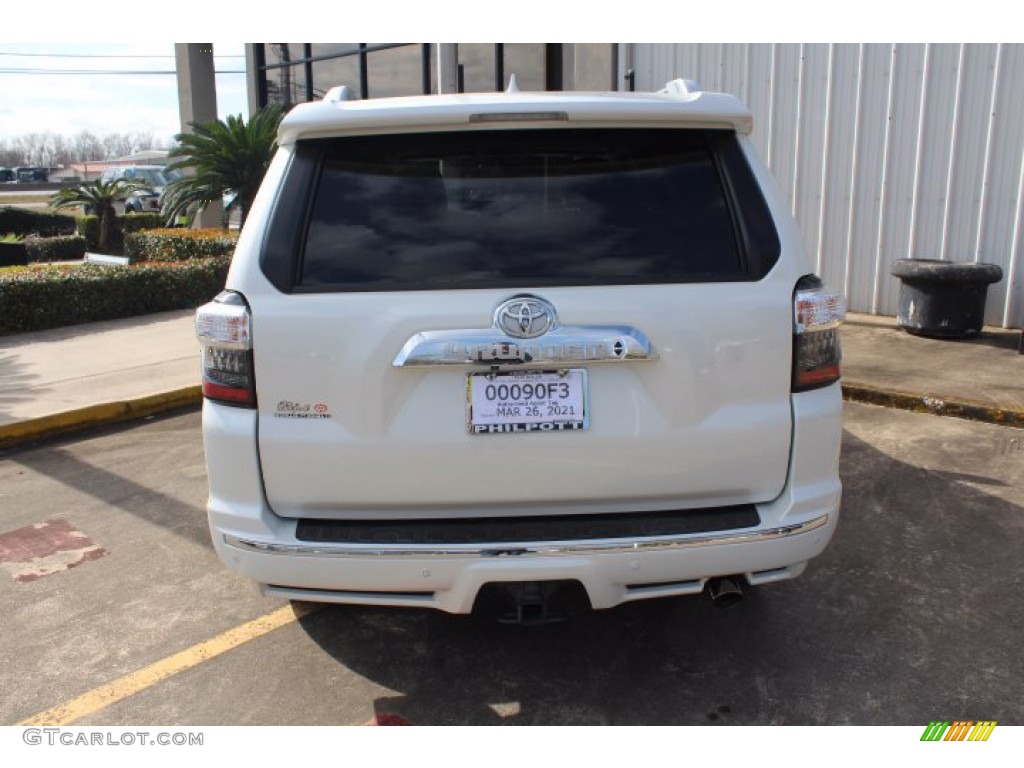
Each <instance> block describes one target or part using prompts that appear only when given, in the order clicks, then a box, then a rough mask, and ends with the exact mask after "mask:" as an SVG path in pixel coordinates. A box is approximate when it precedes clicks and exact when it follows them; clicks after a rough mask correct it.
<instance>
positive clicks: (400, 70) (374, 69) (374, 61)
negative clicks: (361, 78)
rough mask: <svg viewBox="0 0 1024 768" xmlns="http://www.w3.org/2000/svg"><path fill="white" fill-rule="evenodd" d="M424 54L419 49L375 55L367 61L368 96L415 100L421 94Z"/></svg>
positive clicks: (410, 48)
mask: <svg viewBox="0 0 1024 768" xmlns="http://www.w3.org/2000/svg"><path fill="white" fill-rule="evenodd" d="M422 64H423V52H422V48H421V46H419V45H408V46H403V47H402V48H387V49H385V50H382V51H374V52H373V53H371V54H369V56H368V57H367V63H366V71H367V72H368V73H369V78H370V89H369V90H370V95H371V96H372V97H373V98H375V99H379V98H384V97H387V96H415V95H418V94H422V93H423V67H422Z"/></svg>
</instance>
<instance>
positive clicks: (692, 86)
mask: <svg viewBox="0 0 1024 768" xmlns="http://www.w3.org/2000/svg"><path fill="white" fill-rule="evenodd" d="M701 90H702V89H701V87H700V84H699V83H698V82H697V81H696V80H683V79H682V78H681V77H679V78H676V79H675V80H670V81H669V82H667V83H665V87H664V88H662V89H661V90H660V91H658V93H665V94H668V95H669V96H692V95H693V94H695V93H700V92H701Z"/></svg>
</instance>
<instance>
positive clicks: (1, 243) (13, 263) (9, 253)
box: [0, 240, 28, 267]
mask: <svg viewBox="0 0 1024 768" xmlns="http://www.w3.org/2000/svg"><path fill="white" fill-rule="evenodd" d="M26 264H28V250H27V249H26V248H25V244H24V243H16V242H11V241H8V240H0V267H23V266H25V265H26Z"/></svg>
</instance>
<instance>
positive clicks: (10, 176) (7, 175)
mask: <svg viewBox="0 0 1024 768" xmlns="http://www.w3.org/2000/svg"><path fill="white" fill-rule="evenodd" d="M15 180H16V177H15V175H14V171H13V170H11V169H10V168H0V184H13V183H14V181H15Z"/></svg>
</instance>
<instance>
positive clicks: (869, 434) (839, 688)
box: [0, 404, 1024, 765]
mask: <svg viewBox="0 0 1024 768" xmlns="http://www.w3.org/2000/svg"><path fill="white" fill-rule="evenodd" d="M199 421H200V416H199V414H198V413H194V412H193V413H187V414H184V415H180V416H175V417H170V418H161V419H156V420H154V421H153V422H151V423H147V424H141V425H133V426H132V427H130V428H120V429H117V430H116V431H114V432H112V433H109V434H99V435H89V436H85V437H83V438H81V439H77V440H74V441H58V442H52V443H48V444H46V445H42V446H39V447H36V448H31V449H27V450H23V451H18V452H17V453H13V454H10V455H8V456H7V457H5V458H3V459H0V488H2V489H3V494H4V502H3V509H4V514H3V520H2V522H3V525H2V526H0V535H4V534H6V535H7V536H9V537H10V536H13V535H15V534H16V533H17V532H19V531H21V532H26V531H29V530H36V526H37V525H39V524H40V523H41V522H42V521H50V523H51V526H54V527H55V526H56V523H57V522H59V521H64V522H65V523H66V525H67V526H68V527H70V528H71V529H73V530H75V531H77V532H79V533H80V534H81V535H83V536H87V537H88V541H89V542H91V544H92V545H93V546H95V547H101V548H102V549H103V550H104V551H105V552H106V554H105V555H104V556H102V557H97V558H95V559H92V560H88V561H83V562H82V563H81V564H80V565H78V566H76V567H72V568H69V569H67V570H62V571H58V572H54V573H51V574H49V575H44V576H40V577H39V578H35V579H31V580H27V579H20V580H19V579H18V578H17V577H16V576H15V573H12V571H16V569H15V565H16V564H13V563H5V562H3V558H2V557H0V603H2V604H3V606H4V616H5V620H4V621H3V622H0V690H2V691H3V692H4V695H3V696H0V723H4V724H13V723H16V722H20V721H22V720H25V719H28V718H31V717H33V716H34V715H36V714H37V713H40V712H44V711H51V710H52V708H57V707H61V706H62V705H63V704H64V703H65V702H72V701H75V700H79V701H80V700H81V698H82V697H85V696H90V694H91V696H90V698H91V699H92V701H93V704H92V706H91V707H88V708H85V709H82V708H79V709H75V710H74V711H73V712H72V713H71V714H72V717H74V715H76V714H78V713H82V712H84V714H82V716H80V717H74V719H73V722H74V724H75V725H78V726H84V727H90V726H92V727H98V726H107V725H137V726H142V725H145V726H151V725H152V726H157V725H159V726H170V725H176V726H191V725H197V726H198V725H218V724H236V725H277V724H280V725H300V724H301V725H337V724H355V723H363V722H366V721H367V720H368V719H370V718H371V717H372V716H373V715H374V714H375V713H384V712H387V713H393V714H396V715H399V716H401V717H403V718H405V719H406V720H408V721H410V722H412V723H414V724H420V725H457V724H467V725H468V724H474V725H476V724H527V725H569V724H575V725H582V724H595V725H597V724H647V725H655V724H660V725H699V724H706V725H769V724H772V725H811V724H830V725H838V724H859V725H869V724H875V725H885V726H892V725H905V726H911V725H913V726H916V727H917V728H918V731H917V732H916V733H914V734H911V735H910V736H909V738H910V739H912V740H913V742H914V743H915V744H916V743H917V739H918V737H919V735H920V732H921V730H923V728H924V726H925V725H926V724H927V723H928V722H929V721H931V720H937V719H947V720H956V719H965V720H980V719H986V720H997V721H998V722H999V727H998V729H997V730H996V733H995V735H994V737H993V739H999V738H1000V736H999V734H1000V730H999V729H1002V728H1005V727H1006V726H1009V725H1021V724H1024V697H1022V696H1021V695H1020V692H1021V682H1020V681H1021V680H1022V679H1024V654H1022V653H1021V652H1020V639H1021V629H1020V626H1021V622H1020V619H1019V617H1020V615H1021V613H1022V611H1024V591H1022V590H1021V589H1020V584H1021V581H1022V570H1024V564H1022V561H1021V558H1020V551H1021V547H1022V546H1024V516H1022V515H1021V510H1022V508H1024V461H1022V458H1024V452H1022V451H1021V449H1020V445H1018V444H1016V443H1015V442H1014V441H1013V439H1012V437H1011V436H1012V435H1015V434H1017V431H1016V430H1009V429H1005V428H1002V427H996V426H992V425H988V424H979V423H977V422H972V421H966V420H962V419H938V418H931V417H928V416H923V415H918V414H914V413H908V412H905V411H898V410H893V409H890V408H877V407H872V406H866V405H860V404H850V405H848V407H847V408H846V413H845V430H844V435H843V452H842V459H841V463H840V473H841V476H842V480H843V486H844V499H843V509H842V512H841V514H840V523H839V529H838V531H837V532H836V535H835V538H834V539H833V541H832V543H831V544H830V545H829V547H828V548H827V549H826V550H825V552H824V553H823V554H822V555H821V556H820V557H818V558H816V559H815V560H813V561H812V562H811V563H810V564H809V566H808V568H807V571H806V572H805V573H804V574H803V575H802V576H801V577H800V578H799V579H796V580H794V581H790V582H785V583H780V584H775V585H771V586H765V587H761V588H757V589H754V590H751V591H750V593H749V599H748V600H747V601H745V602H744V603H742V604H740V605H738V606H736V607H735V608H730V609H726V610H719V609H717V608H714V607H713V606H711V605H710V603H709V602H708V601H707V600H704V599H701V598H697V597H688V598H672V599H666V600H653V601H643V602H638V603H633V604H628V605H624V606H621V607H620V608H616V609H613V610H610V611H601V612H595V613H592V614H584V615H583V616H581V617H579V618H578V619H574V620H572V621H568V622H565V623H562V624H554V625H548V626H542V627H517V626H506V625H503V624H498V623H494V622H491V621H487V620H486V619H485V618H484V617H465V616H450V615H446V614H443V613H439V612H433V611H429V610H414V609H395V608H374V607H366V606H324V607H322V608H320V609H319V610H316V611H315V612H313V613H310V614H308V615H304V616H302V617H301V618H299V620H298V621H291V622H289V623H286V624H284V623H282V624H281V625H280V626H279V627H278V628H276V629H273V630H272V631H269V632H263V633H251V634H250V635H249V637H250V638H251V639H250V640H249V641H248V642H245V643H244V644H240V645H237V646H236V647H234V648H232V649H231V650H228V651H226V652H223V653H216V654H215V653H206V654H198V653H193V652H192V651H194V650H195V649H205V648H208V647H209V645H210V643H209V641H210V640H211V639H213V638H218V637H223V635H224V633H227V632H232V631H234V630H242V629H244V628H246V627H249V626H251V623H252V622H253V621H254V620H256V619H259V618H260V617H268V616H272V615H275V614H276V612H277V611H278V610H279V609H280V608H281V607H282V605H284V604H283V603H282V602H281V601H278V600H267V599H264V598H261V597H260V596H259V595H258V594H257V592H256V590H255V589H253V588H252V586H251V585H250V584H249V583H248V582H246V581H245V580H244V579H242V578H241V577H238V576H236V575H234V574H232V573H230V572H228V571H227V570H225V568H224V567H223V565H222V564H221V562H220V561H219V559H218V558H217V556H216V554H215V553H214V551H213V549H212V547H211V546H210V534H209V531H208V529H207V526H206V518H205V514H204V512H203V500H204V498H205V497H206V495H207V485H206V473H205V469H204V465H203V449H202V441H201V440H200V437H199ZM18 559H20V558H18ZM23 567H24V564H20V565H19V566H18V568H19V569H20V568H23ZM215 650H219V649H215ZM182 653H189V654H190V655H192V656H198V655H203V656H205V659H203V660H198V659H193V661H196V662H197V663H192V664H190V665H189V666H187V668H181V665H180V664H177V665H171V664H170V662H171V660H173V659H176V658H179V656H180V654H182ZM147 669H149V670H153V669H156V670H157V672H158V674H150V675H148V676H144V677H146V678H147V679H145V680H143V681H142V684H140V685H137V686H135V687H134V689H133V692H132V693H131V695H129V696H125V697H114V698H112V697H107V696H104V697H101V696H100V695H99V694H98V693H97V692H99V693H105V692H106V691H107V688H106V687H105V686H107V685H108V684H110V683H111V682H112V681H117V680H122V679H123V678H124V677H125V676H126V675H131V674H133V673H136V672H139V671H143V670H147ZM87 710H88V711H87ZM986 746H987V745H985V744H981V745H974V744H961V745H952V747H961V748H962V749H964V750H969V749H973V748H979V747H980V748H982V749H984V748H985V747H986ZM946 747H947V748H952V747H950V745H946ZM939 749H942V747H939ZM986 754H988V753H987V752H986ZM982 764H986V765H991V764H992V763H991V761H988V762H985V761H982Z"/></svg>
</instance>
